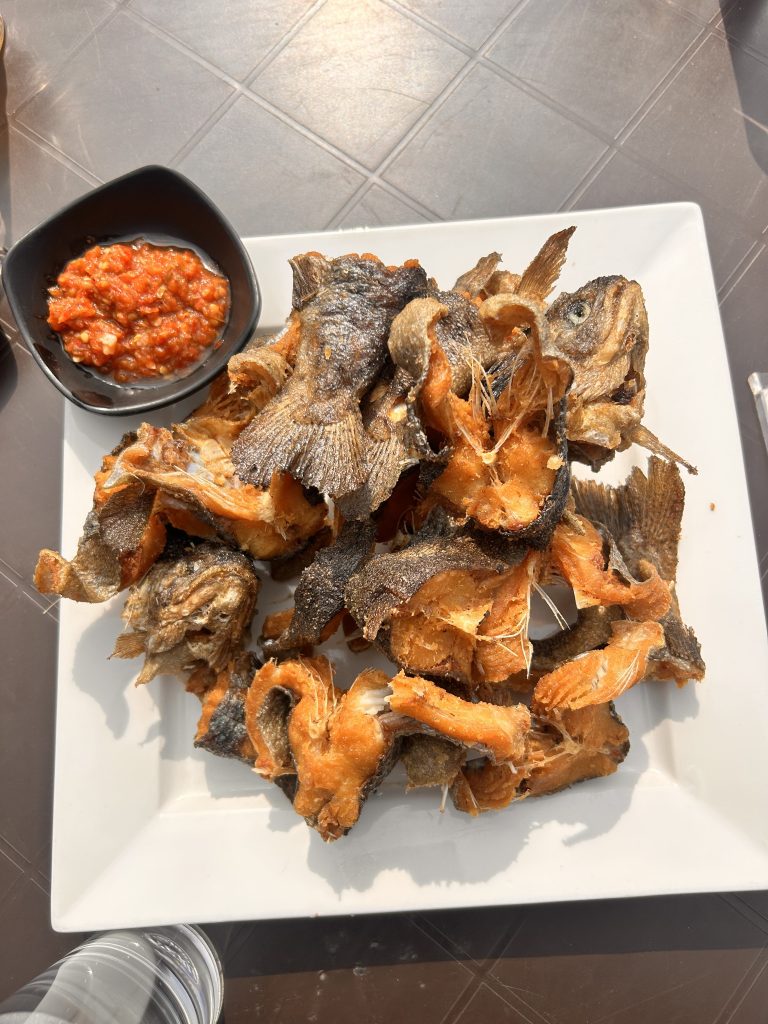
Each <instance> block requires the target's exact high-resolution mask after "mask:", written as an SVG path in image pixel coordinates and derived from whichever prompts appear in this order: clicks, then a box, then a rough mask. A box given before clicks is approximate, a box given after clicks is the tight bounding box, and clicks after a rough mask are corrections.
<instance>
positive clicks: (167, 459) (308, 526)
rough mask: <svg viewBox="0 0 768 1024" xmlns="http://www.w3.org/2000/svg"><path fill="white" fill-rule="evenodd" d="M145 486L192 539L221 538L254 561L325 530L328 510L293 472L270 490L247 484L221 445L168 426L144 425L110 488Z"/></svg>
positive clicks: (278, 477) (295, 546)
mask: <svg viewBox="0 0 768 1024" xmlns="http://www.w3.org/2000/svg"><path fill="white" fill-rule="evenodd" d="M131 479H133V480H136V481H139V482H140V483H141V484H142V485H143V486H144V488H145V489H152V488H154V489H155V490H156V491H157V492H158V494H159V499H160V500H159V502H158V506H157V507H158V510H160V511H161V512H162V516H163V518H164V519H165V520H166V521H167V522H169V523H171V524H172V525H173V526H176V527H177V528H178V529H181V530H184V531H185V532H187V533H190V534H193V535H196V536H203V537H216V536H218V537H221V538H222V539H224V540H226V541H227V542H229V543H230V544H233V545H234V546H236V547H239V548H242V549H243V550H245V551H247V552H248V553H249V554H250V555H252V556H253V557H254V558H274V557H275V556H276V555H285V554H289V553H292V552H294V551H296V550H298V549H299V548H301V547H302V546H303V544H304V543H306V541H307V540H308V539H309V538H311V537H312V536H313V535H314V534H315V533H317V532H318V531H319V530H321V529H322V527H323V525H324V524H325V521H326V516H327V509H326V506H325V505H324V504H323V503H322V502H317V503H314V504H313V503H312V502H311V501H310V500H308V498H307V496H306V495H305V493H304V490H303V488H302V487H301V485H300V484H299V483H298V482H297V481H296V480H294V479H293V478H292V477H291V476H289V475H288V474H287V473H281V474H276V475H275V476H274V477H273V478H272V480H271V481H270V483H269V486H268V488H267V489H266V490H259V489H258V488H256V487H253V486H252V485H250V484H241V483H240V482H239V481H238V480H237V479H236V478H235V476H234V471H233V467H232V464H231V461H230V459H229V454H228V452H227V451H226V449H225V448H223V447H222V446H221V445H220V444H219V442H218V441H213V440H211V441H209V442H207V443H198V444H197V445H195V444H192V443H191V442H189V441H187V440H184V439H182V438H181V437H175V436H174V434H173V433H172V432H171V431H168V430H166V429H164V428H162V427H151V426H149V424H146V423H144V424H142V425H141V427H140V428H139V431H138V434H137V437H136V441H135V442H134V443H133V444H132V445H130V446H129V447H128V448H126V449H125V451H123V452H122V453H121V456H120V458H119V459H118V460H117V461H116V463H115V465H114V467H113V470H112V473H111V474H110V477H109V479H108V480H107V481H105V482H104V488H105V489H106V488H107V487H109V488H114V487H121V486H122V485H123V483H124V482H125V481H127V480H131Z"/></svg>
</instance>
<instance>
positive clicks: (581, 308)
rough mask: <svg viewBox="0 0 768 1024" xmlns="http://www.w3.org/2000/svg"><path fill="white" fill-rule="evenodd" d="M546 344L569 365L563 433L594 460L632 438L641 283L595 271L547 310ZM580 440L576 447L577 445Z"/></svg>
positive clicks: (640, 395) (639, 397) (644, 327)
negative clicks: (581, 285)
mask: <svg viewBox="0 0 768 1024" xmlns="http://www.w3.org/2000/svg"><path fill="white" fill-rule="evenodd" d="M547 322H548V325H549V342H548V344H549V352H550V353H551V354H552V355H553V356H557V357H559V358H561V359H563V360H564V361H565V362H566V363H567V364H568V365H569V366H570V368H571V370H572V372H573V380H572V383H571V387H570V391H569V393H568V421H567V432H568V440H569V442H571V443H572V445H573V446H574V454H575V455H577V456H580V457H581V458H582V460H583V461H587V462H589V463H591V464H592V466H593V468H597V467H598V466H599V465H601V464H602V463H603V462H605V461H607V460H608V459H609V458H611V457H612V453H613V452H615V451H623V450H624V449H625V448H627V447H629V445H630V444H631V443H632V431H633V429H634V428H635V427H637V426H638V425H639V424H640V420H641V418H642V415H643V406H644V402H645V357H646V354H647V352H648V316H647V313H646V309H645V300H644V298H643V292H642V289H641V287H640V285H639V284H638V283H637V282H636V281H629V280H627V278H625V277H621V276H611V277H599V278H596V279H595V280H593V281H590V282H588V283H587V284H585V285H584V286H583V287H582V288H580V289H579V290H578V291H576V292H572V293H563V294H562V295H559V296H558V298H557V299H556V300H555V301H554V302H553V303H552V305H551V306H550V308H549V310H548V311H547ZM579 446H581V447H579Z"/></svg>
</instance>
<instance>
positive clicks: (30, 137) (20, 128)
mask: <svg viewBox="0 0 768 1024" xmlns="http://www.w3.org/2000/svg"><path fill="white" fill-rule="evenodd" d="M12 127H13V129H14V131H17V132H18V133H19V134H20V135H22V136H23V137H24V138H25V139H26V140H27V141H28V142H32V143H34V145H36V146H37V147H38V148H39V149H42V150H43V151H44V152H45V153H47V154H48V156H50V157H52V158H53V159H54V160H57V161H58V162H59V163H60V164H63V165H64V167H66V168H67V170H69V171H71V172H72V173H73V174H76V175H77V176H78V177H80V178H83V179H84V180H85V181H86V183H87V184H89V185H93V186H96V185H101V184H103V181H102V179H101V178H99V177H98V176H97V175H95V174H94V173H93V171H89V170H88V169H87V168H86V167H83V165H82V164H79V163H78V162H77V160H74V159H73V158H72V157H71V156H69V155H68V154H67V153H65V152H64V150H62V149H59V148H58V147H57V146H54V144H53V143H52V142H50V141H49V140H48V139H46V138H44V136H42V135H40V134H39V133H38V132H36V131H35V130H34V128H30V127H29V125H28V124H26V123H25V122H23V121H19V120H17V119H16V115H14V120H13V123H12ZM25 351H26V350H25Z"/></svg>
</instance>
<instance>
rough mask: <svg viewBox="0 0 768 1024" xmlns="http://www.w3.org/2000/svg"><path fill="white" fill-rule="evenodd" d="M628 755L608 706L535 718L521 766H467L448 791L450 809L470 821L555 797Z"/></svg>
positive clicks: (623, 731)
mask: <svg viewBox="0 0 768 1024" xmlns="http://www.w3.org/2000/svg"><path fill="white" fill-rule="evenodd" d="M628 753H629V730H628V729H627V727H626V726H625V725H624V723H623V722H622V720H621V719H620V718H619V716H618V715H617V714H616V710H615V708H614V706H613V704H612V703H610V702H609V703H607V704H595V705H591V706H589V707H584V708H579V709H577V710H572V711H563V712H562V713H561V714H560V715H558V716H557V718H553V719H546V718H540V717H534V718H533V721H532V724H531V729H530V732H529V734H528V748H527V762H526V764H525V765H523V766H522V767H519V768H516V767H513V766H511V765H507V764H502V765H495V764H492V763H491V762H490V761H480V762H470V763H469V764H467V765H466V767H465V768H464V769H463V770H462V771H461V772H460V773H459V774H458V775H457V776H456V779H455V780H454V782H453V785H452V788H451V796H452V798H453V802H454V805H455V806H456V808H457V809H458V810H460V811H465V812H466V813H468V814H471V815H472V816H473V817H474V816H476V815H478V814H481V813H482V812H483V811H498V810H501V809H503V808H504V807H508V806H509V804H510V803H512V801H513V800H520V799H523V798H525V797H528V796H545V795H547V794H549V793H557V792H560V791H561V790H563V789H566V788H567V787H568V786H572V785H574V784H575V783H577V782H584V781H586V780H588V779H595V778H601V777H603V776H605V775H612V774H613V773H614V772H615V771H616V769H617V768H618V766H619V765H620V764H621V762H622V761H623V760H624V758H625V757H626V756H627V754H628Z"/></svg>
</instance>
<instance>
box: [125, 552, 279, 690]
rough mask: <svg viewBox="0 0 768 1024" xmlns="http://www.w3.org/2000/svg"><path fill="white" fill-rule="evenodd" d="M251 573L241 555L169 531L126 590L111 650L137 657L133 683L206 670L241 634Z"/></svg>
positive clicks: (253, 594)
mask: <svg viewBox="0 0 768 1024" xmlns="http://www.w3.org/2000/svg"><path fill="white" fill-rule="evenodd" d="M258 590H259V578H258V576H257V575H256V571H255V568H254V564H253V561H252V559H251V558H249V556H248V555H245V554H243V553H242V552H239V551H233V550H232V549H231V548H229V547H227V546H226V545H224V544H211V543H208V542H206V541H204V542H201V543H192V542H190V541H189V538H186V537H184V536H183V535H181V534H175V533H174V534H173V535H172V536H171V537H170V539H169V543H168V544H167V546H166V550H165V553H164V556H163V558H161V559H160V560H159V561H158V562H156V563H155V565H153V566H152V568H151V569H150V570H149V572H148V573H147V574H146V576H145V577H144V578H143V579H142V580H141V582H140V583H138V584H136V585H135V586H134V587H133V588H132V590H131V592H130V593H129V595H128V600H127V601H126V604H125V609H124V610H123V618H124V619H125V621H126V622H127V624H128V626H129V627H130V629H131V632H126V633H122V634H120V636H119V637H118V638H117V642H116V643H115V650H114V655H113V656H115V657H118V658H133V657H136V656H138V655H139V654H142V653H143V654H144V655H145V659H144V665H143V667H142V670H141V672H140V674H139V676H138V679H137V683H146V682H149V681H150V680H151V679H153V678H154V677H155V676H156V675H159V674H160V673H166V672H167V673H172V674H179V675H184V674H186V673H188V672H190V671H192V670H194V669H195V668H199V667H200V666H208V667H209V668H211V669H212V670H213V671H214V672H217V673H218V672H220V671H222V669H224V668H225V666H226V664H227V662H228V661H229V659H230V658H231V657H232V656H233V655H234V654H235V653H236V652H237V651H239V650H240V649H241V648H242V647H243V646H244V644H245V642H246V641H247V639H248V635H249V629H250V624H251V619H252V617H253V614H254V611H255V609H256V598H257V595H258Z"/></svg>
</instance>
